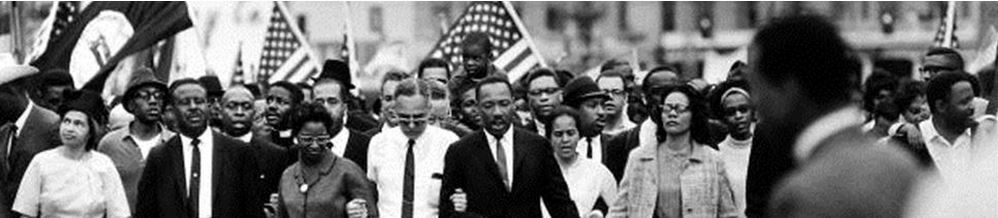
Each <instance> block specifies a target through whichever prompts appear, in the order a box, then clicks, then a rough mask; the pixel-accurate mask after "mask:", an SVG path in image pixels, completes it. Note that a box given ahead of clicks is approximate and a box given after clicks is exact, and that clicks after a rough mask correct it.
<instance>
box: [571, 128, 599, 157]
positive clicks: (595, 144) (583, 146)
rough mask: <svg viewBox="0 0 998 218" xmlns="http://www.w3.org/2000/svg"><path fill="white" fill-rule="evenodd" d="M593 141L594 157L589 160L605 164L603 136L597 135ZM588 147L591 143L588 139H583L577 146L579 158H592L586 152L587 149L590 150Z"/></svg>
mask: <svg viewBox="0 0 998 218" xmlns="http://www.w3.org/2000/svg"><path fill="white" fill-rule="evenodd" d="M592 139H593V140H592V146H593V155H592V158H589V159H593V160H596V162H601V163H602V162H603V136H602V134H597V135H596V136H593V137H592ZM588 146H589V142H587V141H586V137H582V139H580V140H579V144H578V146H575V151H576V152H578V153H579V157H581V158H586V157H589V156H590V155H589V153H588V152H586V151H587V149H588V148H587V147H588Z"/></svg>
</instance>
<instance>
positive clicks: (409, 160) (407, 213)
mask: <svg viewBox="0 0 998 218" xmlns="http://www.w3.org/2000/svg"><path fill="white" fill-rule="evenodd" d="M413 145H416V140H412V139H409V148H408V149H406V150H407V151H406V152H405V178H404V181H403V182H402V218H412V197H413V196H412V191H413V190H412V189H413V186H414V184H413V183H414V181H413V179H414V178H415V177H416V175H415V174H416V173H415V166H414V165H415V163H414V161H415V160H414V159H415V158H413V157H412V147H413Z"/></svg>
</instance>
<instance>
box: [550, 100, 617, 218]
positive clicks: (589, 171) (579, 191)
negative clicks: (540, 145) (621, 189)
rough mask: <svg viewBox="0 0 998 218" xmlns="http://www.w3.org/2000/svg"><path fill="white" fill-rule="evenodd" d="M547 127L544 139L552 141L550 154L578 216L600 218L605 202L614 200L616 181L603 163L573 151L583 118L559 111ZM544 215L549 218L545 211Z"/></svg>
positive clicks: (581, 128)
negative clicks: (556, 162)
mask: <svg viewBox="0 0 998 218" xmlns="http://www.w3.org/2000/svg"><path fill="white" fill-rule="evenodd" d="M550 123H551V125H548V131H546V132H547V133H548V135H547V136H546V137H547V138H548V140H550V141H551V151H554V157H555V159H556V160H558V166H561V173H562V176H564V177H565V182H566V183H567V184H568V192H569V194H570V195H571V196H572V201H574V202H575V208H576V209H578V210H579V214H580V215H583V214H585V215H588V216H585V217H592V216H599V217H602V216H603V215H604V214H606V212H607V203H606V202H614V200H615V199H616V197H617V181H616V180H614V179H613V174H611V173H610V170H608V169H607V168H606V166H604V165H603V163H600V162H599V161H597V160H593V159H588V158H582V157H580V153H579V152H578V149H576V147H578V146H579V139H581V132H582V130H583V127H582V115H581V114H580V113H579V112H578V111H576V110H575V109H572V108H569V107H558V108H556V109H555V110H554V111H552V112H551V121H550ZM544 211H545V212H544V213H543V214H544V215H545V216H546V217H550V216H549V215H548V213H547V209H546V208H545V210H544Z"/></svg>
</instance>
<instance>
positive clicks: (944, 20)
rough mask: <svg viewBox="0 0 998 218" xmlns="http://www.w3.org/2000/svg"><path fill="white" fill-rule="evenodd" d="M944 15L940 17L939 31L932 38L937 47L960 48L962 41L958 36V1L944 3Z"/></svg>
mask: <svg viewBox="0 0 998 218" xmlns="http://www.w3.org/2000/svg"><path fill="white" fill-rule="evenodd" d="M941 5H942V7H941V8H942V12H943V17H941V18H940V19H939V31H936V37H935V38H934V39H933V40H932V41H933V45H934V46H936V47H947V48H958V47H959V45H960V43H959V42H958V41H957V38H956V20H957V18H956V2H955V1H948V2H945V3H942V4H941Z"/></svg>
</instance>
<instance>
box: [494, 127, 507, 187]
mask: <svg viewBox="0 0 998 218" xmlns="http://www.w3.org/2000/svg"><path fill="white" fill-rule="evenodd" d="M496 164H497V165H499V175H501V176H502V183H503V185H505V187H506V190H507V191H508V190H509V186H510V184H509V176H507V175H506V172H508V171H507V170H508V169H506V149H503V147H502V138H501V136H497V137H496Z"/></svg>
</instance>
